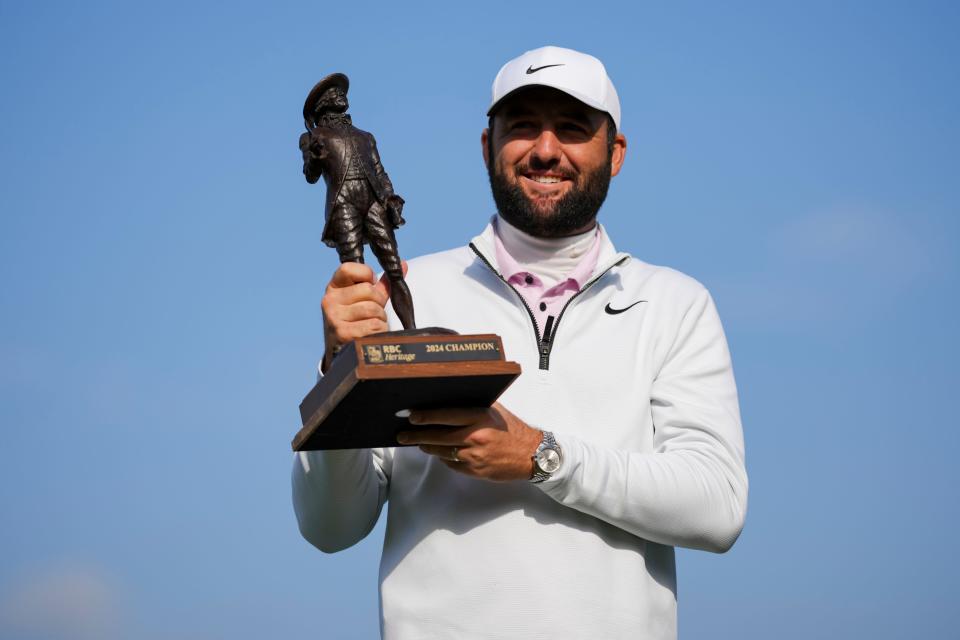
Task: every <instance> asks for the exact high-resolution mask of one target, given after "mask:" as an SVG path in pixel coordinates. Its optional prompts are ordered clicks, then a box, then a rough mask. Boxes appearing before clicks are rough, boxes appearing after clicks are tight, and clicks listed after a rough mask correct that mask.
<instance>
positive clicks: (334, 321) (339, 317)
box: [320, 262, 407, 373]
mask: <svg viewBox="0 0 960 640" xmlns="http://www.w3.org/2000/svg"><path fill="white" fill-rule="evenodd" d="M402 264H403V272H404V274H406V272H407V263H406V262H403V263H402ZM389 298H390V281H389V280H388V279H387V274H383V277H382V278H380V280H379V281H377V279H376V276H375V275H374V273H373V269H371V268H370V267H369V266H367V265H366V264H362V263H359V262H344V263H342V264H341V265H340V267H339V268H337V270H336V271H335V272H334V273H333V278H331V279H330V283H329V284H328V285H327V290H326V293H324V295H323V301H322V302H321V303H320V307H321V308H322V309H323V340H324V347H325V349H324V354H323V363H322V364H321V367H320V368H321V370H322V371H323V372H324V373H326V371H327V369H328V368H329V367H330V363H331V362H332V361H333V356H334V355H336V353H337V352H338V351H339V350H340V348H341V347H343V345H345V344H346V343H348V342H350V341H351V340H355V339H356V338H362V337H363V336H368V335H370V334H372V333H382V332H384V331H387V329H388V328H389V327H388V326H387V312H386V311H385V308H386V306H387V300H388V299H389Z"/></svg>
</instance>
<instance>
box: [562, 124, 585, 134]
mask: <svg viewBox="0 0 960 640" xmlns="http://www.w3.org/2000/svg"><path fill="white" fill-rule="evenodd" d="M557 128H558V129H560V130H561V131H569V132H570V133H580V134H585V133H587V130H586V128H584V127H583V125H579V124H577V123H575V122H564V123H563V124H561V125H560V126H559V127H557Z"/></svg>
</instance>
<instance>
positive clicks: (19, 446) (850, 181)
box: [0, 1, 960, 640]
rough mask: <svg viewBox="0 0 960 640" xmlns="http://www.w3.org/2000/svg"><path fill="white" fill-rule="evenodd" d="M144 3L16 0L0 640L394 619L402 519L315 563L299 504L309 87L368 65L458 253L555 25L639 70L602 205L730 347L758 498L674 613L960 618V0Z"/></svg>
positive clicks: (369, 628)
mask: <svg viewBox="0 0 960 640" xmlns="http://www.w3.org/2000/svg"><path fill="white" fill-rule="evenodd" d="M133 4H134V3H116V4H105V3H101V2H87V3H62V4H58V3H26V2H10V1H0V81H2V85H0V91H2V100H0V270H2V271H0V273H2V277H3V280H2V282H3V284H2V287H0V436H2V440H0V514H2V516H0V517H2V526H0V549H2V552H0V638H3V639H8V638H9V639H11V640H13V639H16V640H62V639H66V638H71V639H79V640H86V639H90V638H106V639H108V640H109V639H120V638H137V639H144V640H160V639H174V638H176V639H197V640H200V639H214V638H226V637H229V638H234V639H237V640H247V639H250V640H252V639H262V638H271V637H297V638H361V639H362V638H371V637H375V636H376V633H377V579H376V571H377V562H378V558H379V548H380V542H381V539H382V531H383V530H382V527H378V528H377V529H376V530H375V531H374V532H373V533H372V534H371V535H370V536H369V537H368V539H366V540H365V541H363V542H362V543H360V544H359V545H357V546H356V547H354V548H352V549H350V550H347V551H344V552H342V553H339V554H336V555H332V556H330V555H324V554H322V553H320V552H319V551H317V550H315V549H313V548H312V547H310V546H309V544H307V543H306V542H305V541H303V540H302V539H301V538H300V536H299V534H298V532H297V527H296V523H295V519H294V516H293V511H292V508H291V505H290V488H289V469H290V462H291V453H290V450H289V446H290V445H289V441H290V439H291V437H292V435H293V434H294V432H295V431H296V430H297V428H298V427H299V422H298V420H299V416H298V411H297V405H298V403H299V401H300V399H301V397H302V395H303V394H304V393H305V392H306V391H307V390H309V388H310V387H311V385H312V383H313V379H314V375H315V373H314V372H315V366H316V361H317V360H318V359H319V357H320V355H321V350H322V332H321V319H320V310H319V301H320V297H321V295H322V292H323V289H324V286H325V284H326V281H327V279H328V278H329V274H330V273H331V272H332V271H333V269H334V268H335V266H336V263H337V258H336V254H335V252H334V251H333V250H330V249H327V248H325V247H323V246H322V245H321V243H320V232H321V229H322V225H323V220H322V217H323V214H322V209H323V204H322V203H323V197H324V191H323V187H322V185H321V186H309V185H307V184H306V182H304V180H303V177H302V175H301V172H300V170H301V166H300V154H299V150H298V149H297V137H298V135H299V133H300V131H301V130H302V126H303V125H302V119H301V116H300V110H301V108H302V104H303V99H304V97H305V95H306V93H307V91H308V90H309V89H310V87H311V86H312V85H313V84H314V83H315V82H316V81H317V80H318V79H320V78H321V77H322V76H324V75H326V74H328V73H331V72H333V71H342V72H345V73H347V74H348V75H349V76H350V79H351V81H352V86H351V91H350V99H351V113H352V114H353V117H354V121H355V123H356V124H357V125H358V126H360V127H361V128H364V129H367V130H369V131H372V132H374V133H375V134H376V136H377V139H378V143H379V147H380V151H381V155H382V157H383V161H384V164H385V166H386V168H387V171H388V172H389V173H390V176H391V178H392V179H393V182H394V184H395V185H396V187H397V190H398V192H399V193H400V194H401V195H403V196H404V197H405V198H406V200H407V206H406V209H405V212H404V213H405V216H406V218H407V220H408V225H407V226H406V227H404V228H403V229H402V230H401V232H400V236H399V239H400V248H401V251H402V253H403V254H404V255H405V256H413V255H417V254H422V253H427V252H432V251H438V250H441V249H445V248H449V247H452V246H456V245H459V244H462V243H464V242H465V241H466V240H468V239H469V238H470V237H472V236H473V235H474V234H476V233H477V232H478V231H479V230H480V229H481V228H482V226H483V224H484V223H485V221H486V220H487V218H488V217H489V216H490V214H491V213H492V212H493V204H492V199H491V197H490V195H489V189H488V185H487V181H486V174H485V171H484V168H483V164H482V161H481V154H480V132H481V130H482V128H483V126H484V125H485V116H484V113H485V111H486V106H487V103H488V101H489V90H490V83H491V81H492V80H493V77H494V75H495V74H496V72H497V70H498V69H499V67H500V65H501V64H502V63H503V62H505V61H506V60H507V59H509V58H511V57H513V56H515V55H517V54H519V53H521V52H523V51H525V50H528V49H532V48H535V47H538V46H542V45H545V44H557V45H560V46H568V47H573V48H578V49H581V50H584V51H586V52H589V53H592V54H594V55H596V56H598V57H600V58H601V59H602V60H603V61H604V62H605V63H606V66H607V69H608V71H609V73H610V75H611V76H612V78H613V80H614V82H615V83H616V86H617V89H618V91H619V93H620V97H621V101H622V104H623V127H622V128H623V131H624V132H625V133H626V135H627V137H628V141H629V147H628V154H627V161H626V164H625V166H624V170H623V172H622V173H621V175H620V176H619V177H617V178H616V179H615V180H614V182H613V184H612V186H611V195H610V197H609V198H608V200H607V203H606V204H605V205H604V207H603V209H602V210H601V213H600V217H601V221H602V222H603V223H604V224H605V225H606V226H607V229H608V231H609V232H610V235H611V236H612V238H613V239H614V242H615V243H616V244H617V246H618V248H619V249H621V250H626V251H629V252H631V253H633V254H634V255H637V256H639V257H640V258H642V259H644V260H646V261H648V262H653V263H657V264H666V265H669V266H672V267H674V268H677V269H680V270H682V271H684V272H686V273H689V274H690V275H692V276H694V277H696V278H697V279H699V280H701V281H702V282H704V283H705V284H706V285H707V286H708V287H709V288H710V290H711V291H712V293H713V295H714V298H715V299H716V301H717V305H718V307H719V309H720V313H721V316H722V318H723V320H724V323H725V327H726V330H727V334H728V338H729V341H730V346H731V349H732V352H733V356H734V366H735V371H736V374H737V381H738V385H739V388H740V392H741V396H740V398H741V407H742V413H743V419H744V430H745V435H746V444H747V466H748V470H749V473H750V479H751V494H750V508H749V514H748V517H747V524H746V528H745V530H744V532H743V535H742V536H741V538H740V540H739V542H738V543H737V544H736V546H735V547H734V548H733V550H731V551H730V552H729V553H727V554H726V555H721V556H715V555H709V554H706V553H703V552H693V551H682V552H680V553H678V565H679V566H678V573H679V616H680V621H679V623H680V633H681V637H683V638H748V639H754V638H756V639H760V638H764V639H766V638H810V637H833V638H847V637H869V638H879V639H883V638H903V637H923V638H937V637H948V636H952V635H953V634H955V633H956V630H957V629H958V628H960V612H958V608H957V606H956V601H957V597H958V595H960V578H958V570H960V563H958V551H957V544H956V541H955V532H956V530H957V527H958V525H960V506H958V505H960V500H958V495H957V494H958V490H957V487H958V486H960V477H958V476H960V473H958V471H957V468H958V465H957V464H956V458H957V456H958V453H960V451H958V450H960V435H958V434H960V421H958V419H957V412H956V404H955V400H956V398H955V396H956V395H957V393H958V387H960V384H958V383H960V376H958V373H957V362H958V356H960V350H958V339H957V315H958V311H960V308H958V303H957V294H958V287H957V284H958V275H960V260H958V256H960V254H958V248H960V247H958V240H960V228H958V227H960V222H958V216H960V175H958V167H960V158H958V149H960V118H958V115H960V64H958V61H960V38H958V37H957V34H958V32H960V10H958V8H957V7H958V5H957V4H956V3H952V2H910V3H907V2H899V3H894V2H803V3H796V2H755V3H748V2H730V3H707V2H704V3H685V2H680V3H658V4H656V5H652V4H648V3H633V2H631V3H603V2H590V3H582V2H553V3H547V4H543V3H520V2H507V3H498V2H487V3H470V4H469V5H466V4H465V5H464V6H460V5H459V4H458V3H433V4H426V3H410V4H406V3H391V4H389V5H386V4H384V5H383V6H380V5H377V4H374V3H361V2H352V3H350V2H341V3H320V2H317V3H303V4H287V3H266V2H254V3H246V4H244V3H229V4H227V3H216V4H215V3H210V4H209V5H206V6H198V5H199V4H201V3H163V2H160V3H140V7H139V8H136V7H133V6H131V5H133ZM331 5H335V6H332V7H331ZM561 561H562V560H561Z"/></svg>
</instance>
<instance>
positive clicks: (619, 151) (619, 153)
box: [610, 133, 627, 176]
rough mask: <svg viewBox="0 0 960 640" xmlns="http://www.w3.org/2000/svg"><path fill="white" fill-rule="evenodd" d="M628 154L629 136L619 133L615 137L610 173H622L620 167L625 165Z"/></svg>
mask: <svg viewBox="0 0 960 640" xmlns="http://www.w3.org/2000/svg"><path fill="white" fill-rule="evenodd" d="M626 155H627V137H626V136H625V135H623V134H622V133H618V134H617V136H616V137H615V138H614V139H613V153H612V154H611V156H610V175H611V176H615V175H617V174H618V173H620V167H622V166H623V160H624V158H625V157H626Z"/></svg>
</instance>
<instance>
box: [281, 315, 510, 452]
mask: <svg viewBox="0 0 960 640" xmlns="http://www.w3.org/2000/svg"><path fill="white" fill-rule="evenodd" d="M424 331H431V330H429V329H427V330H424ZM435 331H437V332H438V333H427V334H426V335H424V334H423V333H420V334H419V335H409V334H407V335H404V334H405V333H406V332H401V331H397V332H390V333H378V334H375V335H370V336H366V337H364V338H359V339H357V340H354V341H353V342H350V343H348V344H346V345H345V346H344V347H343V349H342V350H341V351H340V353H339V354H337V357H336V358H334V360H333V362H332V363H331V365H330V369H329V371H327V373H326V375H325V376H324V377H323V378H322V379H321V380H320V381H319V382H318V383H317V384H316V385H315V386H314V387H313V389H312V390H311V391H310V393H308V394H307V395H306V397H305V398H304V399H303V402H301V403H300V418H301V419H302V421H303V428H302V429H301V430H300V431H299V432H298V433H297V435H296V436H295V437H294V438H293V443H292V445H293V450H294V451H312V450H317V449H364V448H370V447H396V446H400V444H399V443H398V442H397V439H396V435H397V433H399V432H400V431H409V430H410V429H411V428H412V427H411V425H410V422H409V421H408V420H407V416H408V415H409V411H410V410H411V409H438V408H445V407H489V406H490V405H492V404H493V403H494V401H495V400H496V399H497V398H498V397H500V394H501V393H503V391H504V390H505V389H506V388H507V387H509V386H510V384H511V383H512V382H513V381H514V380H515V379H516V377H517V376H518V375H520V365H519V364H517V363H516V362H507V361H506V360H505V358H504V355H503V343H502V342H501V340H500V337H499V336H497V335H494V334H479V335H458V334H452V333H439V332H443V331H447V330H443V329H435ZM418 333H419V332H418Z"/></svg>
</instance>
